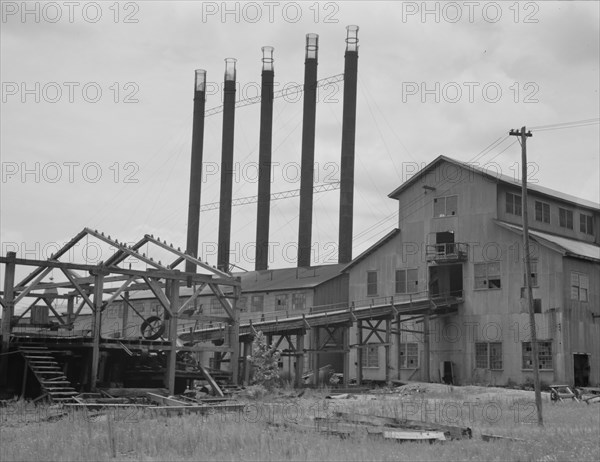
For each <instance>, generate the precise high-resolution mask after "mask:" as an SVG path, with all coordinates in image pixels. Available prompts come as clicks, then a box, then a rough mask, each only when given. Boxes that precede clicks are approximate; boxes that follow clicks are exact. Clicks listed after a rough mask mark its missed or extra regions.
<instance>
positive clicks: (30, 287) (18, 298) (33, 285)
mask: <svg viewBox="0 0 600 462" xmlns="http://www.w3.org/2000/svg"><path fill="white" fill-rule="evenodd" d="M50 271H52V269H51V268H46V269H44V270H42V272H41V273H40V274H39V275H38V276H37V277H36V278H35V280H34V281H33V282H32V283H31V284H29V285H28V286H27V287H25V288H23V291H22V292H21V293H19V295H17V296H16V297H15V300H14V304H15V305H17V303H19V302H20V301H21V300H22V299H23V298H24V297H25V296H26V295H27V294H28V293H29V292H31V291H32V290H35V289H36V286H37V285H38V284H39V283H40V281H41V280H42V279H44V278H45V277H46V276H47V275H48V273H50Z"/></svg>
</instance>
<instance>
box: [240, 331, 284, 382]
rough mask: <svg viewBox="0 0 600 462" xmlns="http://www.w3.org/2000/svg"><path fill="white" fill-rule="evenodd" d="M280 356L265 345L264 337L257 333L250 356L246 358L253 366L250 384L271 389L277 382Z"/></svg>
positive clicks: (272, 348)
mask: <svg viewBox="0 0 600 462" xmlns="http://www.w3.org/2000/svg"><path fill="white" fill-rule="evenodd" d="M280 356H281V353H280V352H279V351H278V350H277V349H276V348H274V347H273V346H272V345H271V346H269V345H267V339H266V337H265V336H264V334H263V333H262V331H259V332H258V334H257V335H256V337H255V338H254V341H253V342H252V355H251V356H248V361H250V363H251V364H252V366H254V372H253V374H252V383H253V384H257V385H262V386H264V387H265V388H267V389H268V390H271V389H273V388H274V387H275V386H276V385H277V382H278V381H279V358H280Z"/></svg>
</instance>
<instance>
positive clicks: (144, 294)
mask: <svg viewBox="0 0 600 462" xmlns="http://www.w3.org/2000/svg"><path fill="white" fill-rule="evenodd" d="M344 266H345V264H344V263H336V264H333V265H319V266H310V267H302V268H297V267H292V268H279V269H272V270H261V271H245V272H239V273H232V276H234V277H239V278H241V280H242V294H246V293H252V292H271V291H281V290H301V289H314V288H315V287H317V286H319V285H321V284H323V283H325V282H327V281H329V280H331V279H333V278H335V277H337V276H341V275H342V273H341V271H342V269H343V268H344ZM193 292H194V289H193V288H191V287H185V286H182V287H181V288H180V295H181V296H182V297H185V296H190V295H192V294H193ZM212 294H213V292H212V290H211V289H210V288H208V287H206V288H205V289H204V290H203V291H202V295H212ZM149 298H156V297H155V296H154V294H153V293H152V292H151V291H150V290H141V291H137V292H132V294H131V296H130V299H131V300H134V299H137V300H140V299H149Z"/></svg>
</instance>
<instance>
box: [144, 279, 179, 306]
mask: <svg viewBox="0 0 600 462" xmlns="http://www.w3.org/2000/svg"><path fill="white" fill-rule="evenodd" d="M143 279H144V281H146V284H148V287H149V288H150V290H151V291H152V293H153V294H154V296H155V297H156V298H157V299H158V301H159V302H160V304H161V305H162V307H163V308H164V309H165V311H166V312H167V313H169V314H170V315H172V314H173V311H172V309H171V303H170V302H169V299H168V298H167V296H166V295H165V293H164V292H163V291H162V288H161V287H160V286H159V285H158V283H157V282H156V281H154V280H152V279H151V278H149V277H147V276H143ZM170 282H171V283H173V282H175V280H172V281H170ZM167 291H168V289H167Z"/></svg>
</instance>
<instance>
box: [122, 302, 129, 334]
mask: <svg viewBox="0 0 600 462" xmlns="http://www.w3.org/2000/svg"><path fill="white" fill-rule="evenodd" d="M124 298H125V300H126V302H123V317H122V318H121V319H122V323H123V325H122V326H121V337H127V324H129V291H127V292H125V295H124Z"/></svg>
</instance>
